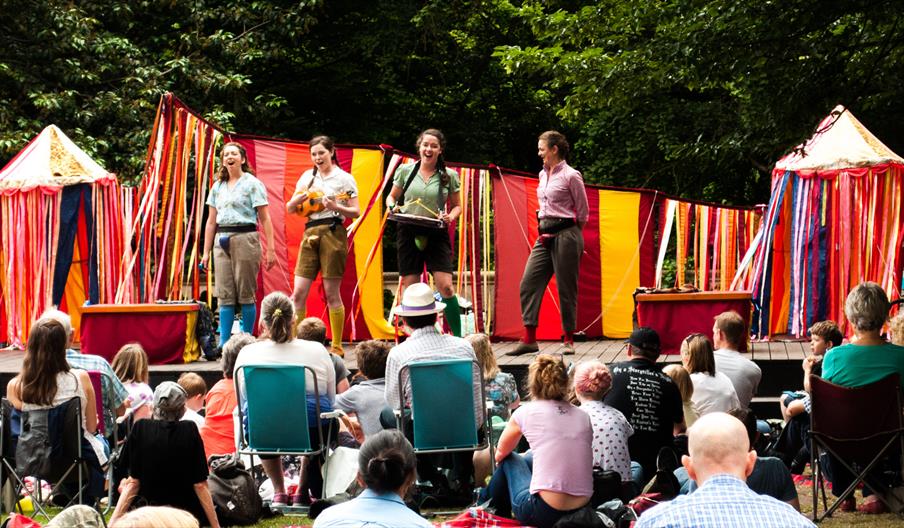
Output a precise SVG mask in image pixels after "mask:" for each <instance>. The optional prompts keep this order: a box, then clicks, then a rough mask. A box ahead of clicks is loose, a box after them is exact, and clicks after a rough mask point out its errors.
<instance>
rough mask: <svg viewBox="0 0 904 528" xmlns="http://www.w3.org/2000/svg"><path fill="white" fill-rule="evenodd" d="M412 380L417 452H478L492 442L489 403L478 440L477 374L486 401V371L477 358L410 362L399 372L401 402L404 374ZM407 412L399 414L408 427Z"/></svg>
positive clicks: (400, 423)
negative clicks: (484, 378) (475, 383)
mask: <svg viewBox="0 0 904 528" xmlns="http://www.w3.org/2000/svg"><path fill="white" fill-rule="evenodd" d="M406 373H407V374H408V377H409V378H410V380H411V395H410V396H411V398H410V399H411V419H412V420H414V442H413V445H414V451H415V452H416V453H446V452H455V451H477V450H480V449H484V448H485V447H487V446H488V445H489V441H488V438H489V435H490V430H491V424H490V423H489V420H488V419H487V418H488V416H489V413H487V412H486V406H485V405H483V404H482V405H480V406H479V408H480V409H481V413H482V415H483V416H481V417H480V422H479V423H480V424H481V425H482V426H483V427H484V433H485V434H484V438H483V440H482V441H478V425H477V424H478V421H477V418H478V417H477V416H475V414H474V409H475V406H474V390H473V389H474V373H477V374H478V378H479V380H480V381H479V383H480V401H481V402H485V401H486V394H485V392H484V384H483V371H482V370H481V368H480V365H479V364H478V363H477V361H476V360H470V359H449V360H438V361H423V362H417V363H411V364H408V365H405V366H404V367H402V369H401V371H400V372H399V401H400V402H405V401H407V398H406V397H405V383H404V377H403V375H404V374H406ZM406 414H407V413H405V412H402V413H400V414H399V428H400V430H402V431H404V430H405V423H406V421H407V419H408V417H407V416H406Z"/></svg>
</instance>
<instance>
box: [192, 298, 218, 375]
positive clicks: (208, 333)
mask: <svg viewBox="0 0 904 528" xmlns="http://www.w3.org/2000/svg"><path fill="white" fill-rule="evenodd" d="M198 307H199V310H198V322H197V324H196V326H195V339H197V340H198V344H199V345H200V346H201V354H203V355H204V357H205V358H206V359H209V360H211V361H213V360H216V359H219V354H218V353H217V336H216V331H217V327H216V324H215V322H214V319H213V312H212V311H210V307H208V306H207V304H205V303H203V302H198Z"/></svg>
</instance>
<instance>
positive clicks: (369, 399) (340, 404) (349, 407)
mask: <svg viewBox="0 0 904 528" xmlns="http://www.w3.org/2000/svg"><path fill="white" fill-rule="evenodd" d="M391 348H392V344H391V343H390V342H389V341H379V340H376V339H371V340H369V341H362V342H361V343H358V346H357V347H355V358H357V360H358V374H359V375H360V377H362V378H363V380H362V381H359V382H358V383H355V385H354V386H352V387H351V388H349V389H348V390H347V391H345V392H343V393H342V394H338V395H336V408H337V409H342V410H343V411H345V412H347V413H349V414H354V415H355V416H356V417H357V418H358V423H360V424H361V429H363V431H364V437H365V438H370V437H371V436H373V435H375V434H377V433H379V432H380V431H382V430H383V426H382V425H381V424H380V413H381V412H382V411H383V409H384V408H385V407H386V405H387V403H386V394H385V391H386V377H385V376H386V358H387V356H389V350H390V349H391Z"/></svg>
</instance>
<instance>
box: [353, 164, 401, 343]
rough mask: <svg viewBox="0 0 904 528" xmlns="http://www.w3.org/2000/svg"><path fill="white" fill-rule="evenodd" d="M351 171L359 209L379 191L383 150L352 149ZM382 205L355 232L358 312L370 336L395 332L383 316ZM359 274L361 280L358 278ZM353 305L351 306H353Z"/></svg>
mask: <svg viewBox="0 0 904 528" xmlns="http://www.w3.org/2000/svg"><path fill="white" fill-rule="evenodd" d="M352 174H353V175H354V176H355V182H356V183H357V184H358V196H359V199H358V203H359V206H360V207H361V213H362V214H364V209H365V208H366V207H367V204H368V203H369V202H370V198H371V196H373V194H374V193H376V192H377V191H379V187H380V183H381V182H382V175H383V152H381V151H379V150H365V149H355V153H354V155H353V156H352ZM381 210H382V208H381V206H380V204H379V203H376V204H374V210H372V211H371V212H370V214H369V215H367V218H365V219H364V221H363V222H362V223H361V226H360V227H359V228H358V231H357V233H356V234H355V239H354V244H355V269H356V270H357V272H358V281H359V286H358V294H359V295H360V296H361V314H362V315H363V316H364V322H365V324H366V325H367V330H368V332H370V335H371V337H372V338H373V339H393V338H394V337H395V332H394V330H393V327H392V325H391V324H389V321H387V320H386V319H385V318H384V317H383V244H382V242H381V241H380V220H381V214H380V212H381ZM374 244H379V246H378V247H377V250H376V253H375V254H374V258H373V260H372V261H371V263H370V269H368V270H366V273H365V266H367V255H368V253H370V249H371V248H372V247H374ZM361 277H364V280H363V281H361ZM352 309H354V307H352Z"/></svg>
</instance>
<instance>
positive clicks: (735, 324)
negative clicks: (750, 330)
mask: <svg viewBox="0 0 904 528" xmlns="http://www.w3.org/2000/svg"><path fill="white" fill-rule="evenodd" d="M713 319H715V320H716V328H718V329H719V331H720V332H722V335H723V336H725V341H727V342H728V344H729V345H731V347H732V348H734V349H735V350H740V349H741V347H742V346H743V345H744V343H745V341H746V338H747V325H746V324H744V318H743V317H741V314H739V313H738V312H736V311H734V310H729V311H727V312H722V313H720V314H719V315H717V316H715V317H714V318H713Z"/></svg>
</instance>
